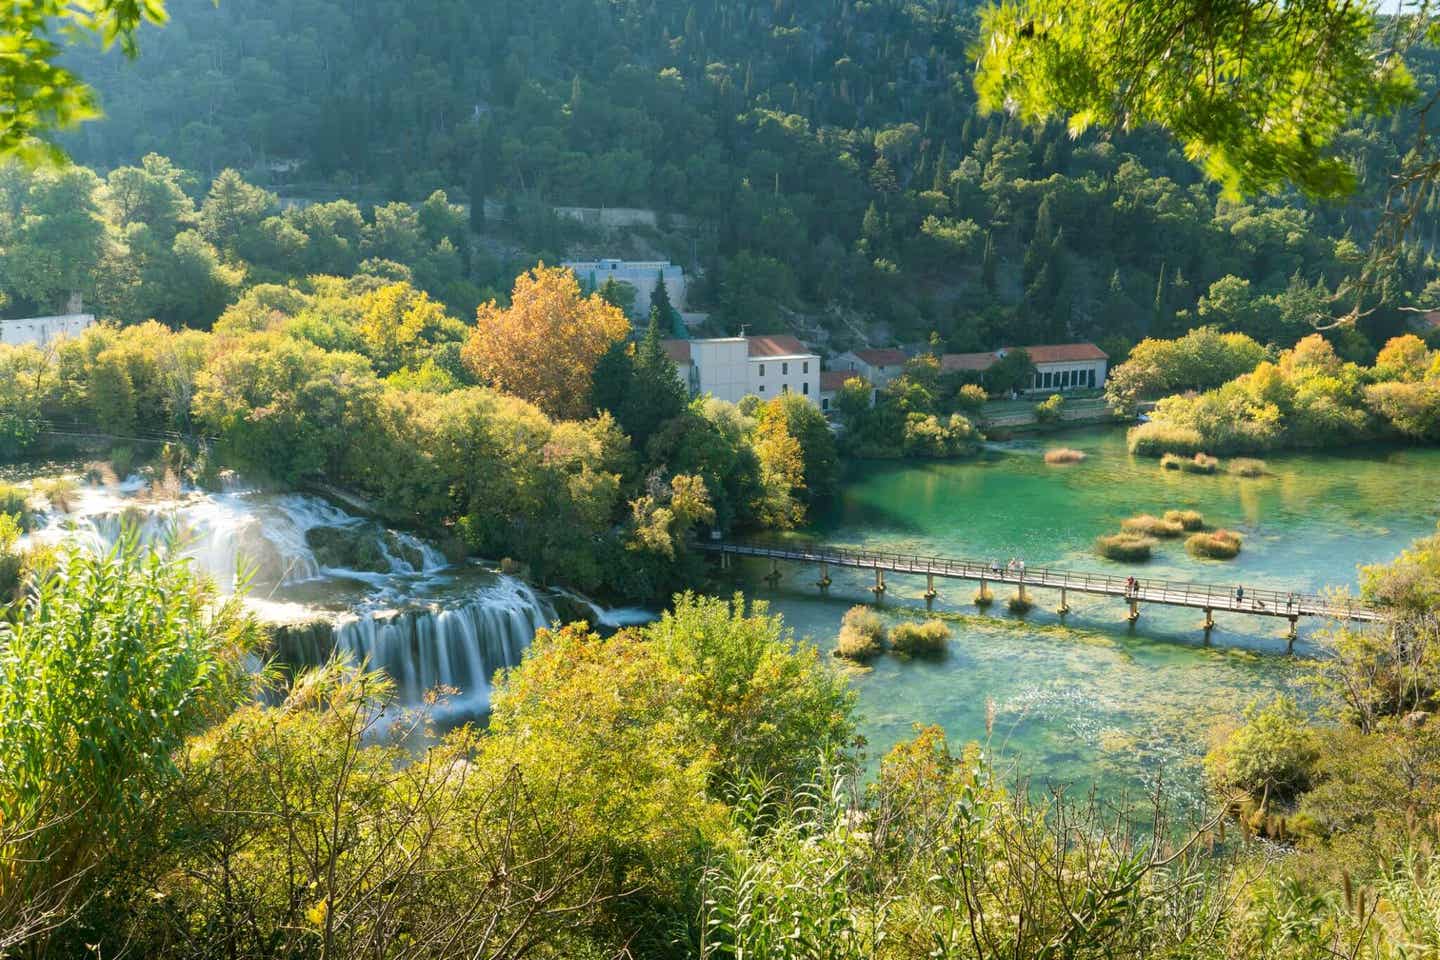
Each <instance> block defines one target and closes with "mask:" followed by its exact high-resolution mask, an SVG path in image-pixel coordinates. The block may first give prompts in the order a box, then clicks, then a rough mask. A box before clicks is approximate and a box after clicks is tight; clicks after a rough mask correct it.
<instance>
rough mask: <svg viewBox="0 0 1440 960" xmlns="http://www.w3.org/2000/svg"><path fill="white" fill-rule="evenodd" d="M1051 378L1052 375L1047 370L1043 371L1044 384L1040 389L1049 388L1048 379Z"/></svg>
mask: <svg viewBox="0 0 1440 960" xmlns="http://www.w3.org/2000/svg"><path fill="white" fill-rule="evenodd" d="M1052 376H1053V374H1052V373H1051V372H1050V371H1049V370H1046V371H1045V382H1044V383H1042V384H1041V385H1040V386H1041V388H1042V389H1049V387H1050V378H1051V377H1052Z"/></svg>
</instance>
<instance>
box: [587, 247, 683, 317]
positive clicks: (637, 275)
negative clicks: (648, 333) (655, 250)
mask: <svg viewBox="0 0 1440 960" xmlns="http://www.w3.org/2000/svg"><path fill="white" fill-rule="evenodd" d="M560 266H562V267H569V268H570V269H571V270H573V271H574V272H575V278H576V279H577V280H579V281H580V283H581V285H582V286H584V288H585V289H586V290H591V291H594V290H599V289H600V288H601V287H602V286H604V285H605V281H606V280H614V281H615V282H616V283H628V284H630V286H632V287H634V288H635V309H634V311H633V318H634V319H636V320H648V319H649V318H650V294H651V292H652V291H654V289H655V281H656V280H659V279H660V278H662V277H663V278H664V279H665V292H666V293H667V294H669V296H670V305H671V306H672V307H674V308H675V309H676V310H684V309H685V271H684V270H683V269H681V268H680V267H678V266H676V265H675V264H673V263H671V262H670V261H669V260H566V261H565V262H564V263H562V264H560Z"/></svg>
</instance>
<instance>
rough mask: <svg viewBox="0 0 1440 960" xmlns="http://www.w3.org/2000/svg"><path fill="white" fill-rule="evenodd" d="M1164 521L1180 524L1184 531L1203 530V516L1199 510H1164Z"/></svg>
mask: <svg viewBox="0 0 1440 960" xmlns="http://www.w3.org/2000/svg"><path fill="white" fill-rule="evenodd" d="M1165 519H1166V520H1168V521H1170V522H1171V523H1178V524H1180V526H1181V527H1183V528H1185V529H1186V530H1203V529H1205V515H1204V514H1203V513H1201V512H1200V511H1199V510H1166V511H1165Z"/></svg>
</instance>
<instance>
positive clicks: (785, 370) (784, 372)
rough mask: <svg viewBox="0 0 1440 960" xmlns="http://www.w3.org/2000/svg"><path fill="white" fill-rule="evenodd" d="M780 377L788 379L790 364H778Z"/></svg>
mask: <svg viewBox="0 0 1440 960" xmlns="http://www.w3.org/2000/svg"><path fill="white" fill-rule="evenodd" d="M780 376H782V377H788V376H790V364H788V363H782V364H780Z"/></svg>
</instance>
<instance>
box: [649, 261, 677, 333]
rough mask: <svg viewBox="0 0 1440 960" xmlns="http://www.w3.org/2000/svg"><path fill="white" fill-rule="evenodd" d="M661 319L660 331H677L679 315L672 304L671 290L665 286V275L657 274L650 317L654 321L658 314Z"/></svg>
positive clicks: (651, 295)
mask: <svg viewBox="0 0 1440 960" xmlns="http://www.w3.org/2000/svg"><path fill="white" fill-rule="evenodd" d="M657 313H658V314H659V317H660V329H661V330H665V331H670V332H673V331H675V328H676V325H677V321H678V320H679V318H680V317H679V313H678V311H676V309H675V307H674V306H673V305H672V304H671V303H670V290H669V288H668V287H666V286H665V275H664V274H663V273H662V274H657V275H656V277H655V288H654V289H653V290H651V291H650V317H651V319H652V320H653V319H654V318H655V316H656V314H657Z"/></svg>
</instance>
